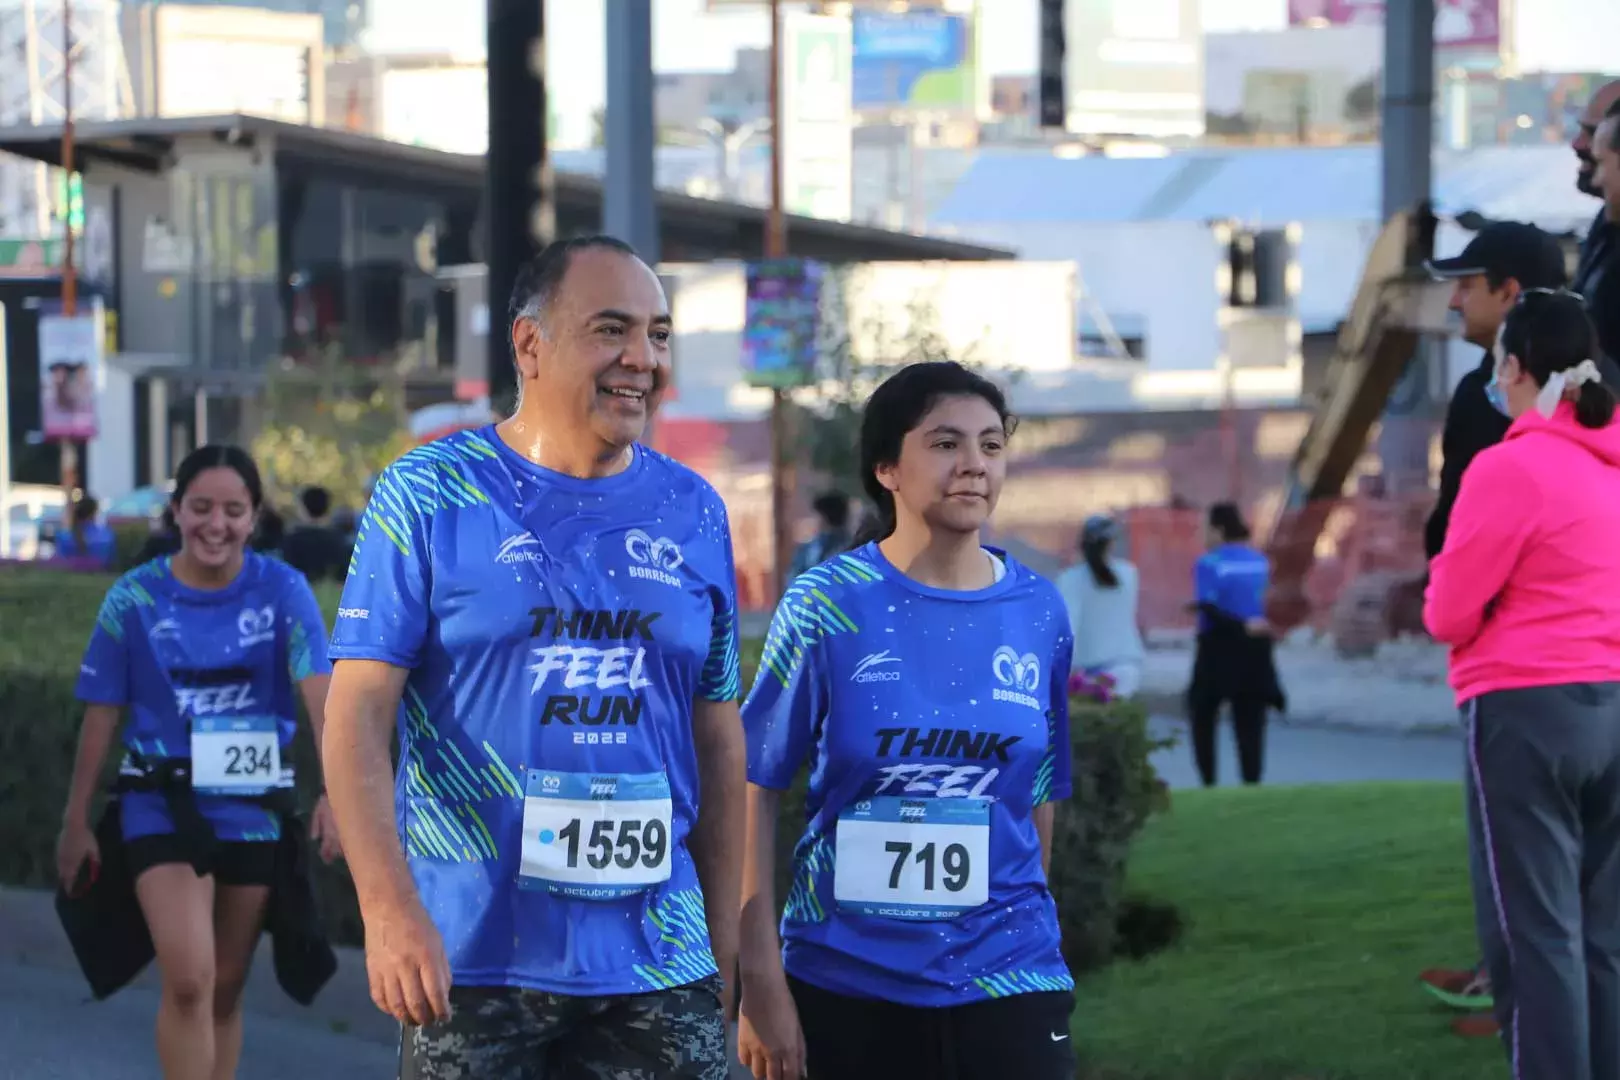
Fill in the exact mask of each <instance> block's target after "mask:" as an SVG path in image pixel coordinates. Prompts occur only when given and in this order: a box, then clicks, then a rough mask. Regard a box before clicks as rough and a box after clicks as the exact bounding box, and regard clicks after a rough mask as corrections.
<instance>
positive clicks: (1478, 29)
mask: <svg viewBox="0 0 1620 1080" xmlns="http://www.w3.org/2000/svg"><path fill="white" fill-rule="evenodd" d="M1384 7H1385V2H1384V0H1288V24H1289V25H1290V26H1309V25H1312V24H1317V23H1326V24H1328V25H1329V26H1355V25H1369V26H1382V25H1383V22H1384ZM1434 44H1435V48H1437V49H1489V50H1500V49H1501V47H1502V11H1501V0H1434Z"/></svg>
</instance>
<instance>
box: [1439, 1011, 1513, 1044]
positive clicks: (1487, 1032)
mask: <svg viewBox="0 0 1620 1080" xmlns="http://www.w3.org/2000/svg"><path fill="white" fill-rule="evenodd" d="M1451 1030H1452V1032H1453V1033H1454V1034H1457V1035H1461V1036H1462V1037H1463V1038H1465V1039H1483V1038H1488V1037H1490V1036H1494V1035H1500V1034H1501V1032H1502V1029H1501V1027H1500V1026H1499V1025H1498V1024H1497V1022H1496V1017H1494V1016H1492V1015H1491V1014H1490V1013H1479V1014H1477V1015H1474V1016H1459V1017H1457V1019H1455V1020H1453V1021H1452V1022H1451Z"/></svg>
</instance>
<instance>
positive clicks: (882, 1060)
mask: <svg viewBox="0 0 1620 1080" xmlns="http://www.w3.org/2000/svg"><path fill="white" fill-rule="evenodd" d="M788 986H789V987H790V988H791V989H792V991H793V1001H794V1003H795V1004H796V1005H797V1006H798V1008H799V1026H800V1027H801V1028H803V1029H804V1043H805V1052H806V1057H807V1059H808V1062H807V1064H808V1065H809V1073H810V1080H899V1078H902V1077H903V1078H904V1080H1074V1074H1075V1070H1076V1068H1077V1067H1078V1065H1077V1062H1076V1059H1075V1053H1074V1040H1073V1038H1071V1037H1070V1035H1069V1014H1070V1013H1072V1012H1073V1011H1074V994H1073V993H1072V992H1070V991H1067V990H1061V991H1043V992H1041V993H1031V994H1014V995H1013V996H1011V997H1004V998H990V999H989V1000H986V1001H975V1002H973V1003H972V1004H970V1005H952V1006H949V1007H945V1008H933V1009H928V1008H919V1007H917V1006H914V1005H896V1004H894V1003H893V1002H888V1001H876V1000H872V999H870V998H852V997H845V996H843V995H842V994H834V993H832V992H831V991H828V990H823V989H821V988H820V987H818V986H812V985H810V984H809V983H807V982H804V981H803V980H801V979H795V978H792V977H789V979H788Z"/></svg>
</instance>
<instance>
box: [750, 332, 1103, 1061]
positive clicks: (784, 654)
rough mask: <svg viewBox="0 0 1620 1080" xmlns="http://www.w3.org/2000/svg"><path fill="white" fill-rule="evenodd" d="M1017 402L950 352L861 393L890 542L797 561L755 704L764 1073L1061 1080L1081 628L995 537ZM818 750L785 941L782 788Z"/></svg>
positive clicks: (759, 1022) (757, 982) (755, 927)
mask: <svg viewBox="0 0 1620 1080" xmlns="http://www.w3.org/2000/svg"><path fill="white" fill-rule="evenodd" d="M1012 426H1013V424H1012V418H1011V416H1010V415H1009V413H1008V410H1007V405H1006V401H1005V398H1004V397H1003V395H1002V393H1001V391H1000V390H999V389H998V388H997V387H996V386H995V384H993V383H991V382H989V381H988V380H986V379H984V378H982V377H980V376H978V375H976V374H974V373H972V372H970V371H968V370H967V369H965V368H963V367H961V366H960V365H957V364H953V363H922V364H913V365H911V366H909V367H906V368H903V369H902V370H900V371H899V372H897V373H896V374H895V375H893V376H892V377H890V378H889V379H888V380H887V381H885V382H884V383H883V384H882V385H881V386H880V387H878V389H877V390H876V391H875V392H874V393H873V394H872V397H871V399H870V400H869V401H868V402H867V405H866V412H865V416H864V417H863V420H862V425H861V468H862V481H863V484H864V486H865V488H866V492H867V494H868V495H869V496H870V498H871V499H872V501H873V503H874V504H875V505H876V506H877V507H878V509H879V513H880V514H881V515H882V517H883V518H884V521H883V526H884V527H883V528H882V529H881V530H880V531H881V534H882V535H881V537H880V539H879V540H877V541H875V542H873V543H869V544H866V545H864V546H862V547H859V548H856V549H854V550H853V551H849V552H846V553H844V554H842V555H838V556H836V557H834V558H832V559H830V560H828V561H826V562H824V563H822V564H821V565H820V566H817V567H814V568H812V569H810V570H808V571H806V572H805V573H804V574H803V575H801V576H800V577H799V578H798V579H796V580H795V581H794V582H793V584H792V586H791V587H790V588H789V589H788V591H787V594H786V595H785V596H784V597H783V599H782V601H781V603H780V605H779V606H778V607H777V610H776V614H775V618H774V621H773V623H772V626H771V630H770V634H769V636H768V637H767V639H766V644H765V650H764V655H763V658H762V660H761V663H760V669H759V675H758V678H757V680H756V682H755V684H754V687H753V690H752V693H751V694H750V695H749V698H748V700H747V702H746V704H745V705H744V706H743V723H744V726H745V728H746V731H747V738H748V779H749V782H750V783H749V802H748V842H747V846H746V849H745V850H746V861H745V869H744V884H743V916H742V952H741V957H742V998H741V1031H740V1040H739V1053H740V1056H741V1058H742V1061H743V1063H744V1064H746V1065H748V1066H749V1067H750V1068H751V1069H752V1070H753V1073H754V1075H755V1076H756V1077H761V1078H767V1077H768V1078H772V1080H774V1078H777V1077H789V1078H792V1077H797V1076H799V1075H800V1074H801V1073H802V1072H807V1073H808V1075H809V1076H810V1077H811V1078H813V1080H864V1078H867V1077H871V1078H873V1080H876V1078H880V1077H881V1078H889V1077H901V1076H903V1077H907V1078H908V1080H936V1078H937V1080H943V1078H946V1077H949V1078H952V1080H991V1078H995V1080H1000V1078H1002V1077H1018V1078H1019V1080H1060V1078H1061V1080H1069V1078H1070V1077H1072V1076H1073V1075H1074V1070H1075V1056H1074V1050H1073V1044H1072V1041H1071V1039H1070V1035H1069V1016H1070V1013H1071V1012H1072V1010H1073V1006H1074V995H1073V988H1074V982H1073V979H1072V978H1071V977H1070V975H1069V971H1068V968H1067V966H1066V965H1065V963H1064V961H1063V956H1062V952H1061V948H1060V937H1059V932H1058V921H1057V909H1056V907H1055V905H1054V904H1053V901H1052V896H1051V893H1050V892H1049V891H1048V889H1047V876H1046V871H1047V864H1048V860H1049V857H1050V843H1051V829H1052V811H1053V803H1054V801H1055V800H1058V799H1064V798H1067V797H1068V795H1069V788H1070V778H1069V774H1070V750H1069V733H1068V695H1067V684H1068V678H1069V668H1070V665H1071V661H1072V657H1071V653H1072V648H1073V645H1072V638H1071V635H1070V631H1069V620H1068V616H1067V613H1066V611H1065V609H1064V606H1063V601H1062V599H1061V597H1060V596H1059V595H1058V592H1057V589H1056V587H1055V586H1053V585H1052V584H1051V583H1050V582H1049V581H1047V580H1046V579H1045V578H1042V577H1040V576H1038V575H1037V574H1035V573H1033V572H1032V571H1030V570H1029V569H1028V568H1026V567H1024V566H1022V565H1021V564H1019V563H1018V562H1017V561H1016V560H1015V559H1013V558H1012V557H1011V556H1009V555H1008V554H1007V553H1006V552H1004V551H1000V550H997V549H994V548H989V547H986V546H985V545H984V544H983V543H982V540H981V530H982V529H983V527H984V525H985V523H986V521H987V520H988V519H989V517H990V513H991V511H992V510H993V509H994V508H995V504H996V499H997V497H998V495H999V494H1000V492H1001V486H1002V480H1003V478H1004V477H1005V475H1006V447H1007V440H1008V437H1009V435H1010V434H1011V431H1012ZM807 762H808V764H809V768H810V781H809V791H808V795H807V797H806V800H805V812H806V815H807V821H806V822H805V825H804V829H803V834H802V837H801V839H800V840H799V842H798V844H797V846H796V848H795V850H794V853H793V874H792V884H791V886H790V887H789V889H788V895H787V896H786V897H785V898H784V900H785V903H786V907H785V911H784V913H783V916H782V920H781V930H780V934H781V940H780V944H779V943H778V932H777V928H776V926H775V925H773V924H774V921H775V919H774V915H775V910H776V895H775V894H776V891H777V890H776V888H775V887H774V884H773V867H774V865H775V858H776V852H775V838H776V835H777V833H776V829H777V818H778V813H779V809H780V799H781V792H782V791H783V790H784V789H786V788H788V787H789V786H790V785H791V783H792V781H793V778H794V776H795V775H796V774H797V773H798V771H799V769H800V767H801V766H802V765H804V764H805V763H807Z"/></svg>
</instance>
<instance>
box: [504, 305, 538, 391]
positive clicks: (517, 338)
mask: <svg viewBox="0 0 1620 1080" xmlns="http://www.w3.org/2000/svg"><path fill="white" fill-rule="evenodd" d="M544 340H545V336H544V335H543V334H541V332H540V324H539V322H538V321H536V320H535V319H533V318H530V317H528V316H522V317H519V318H518V319H516V320H515V321H514V322H513V323H512V362H513V363H514V364H516V365H517V369H518V376H519V381H520V382H522V381H524V380H528V379H533V378H536V377H538V375H539V374H540V346H541V344H542V343H543V342H544Z"/></svg>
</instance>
